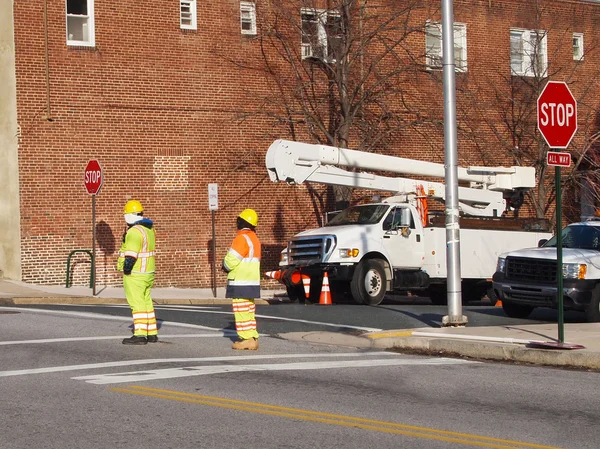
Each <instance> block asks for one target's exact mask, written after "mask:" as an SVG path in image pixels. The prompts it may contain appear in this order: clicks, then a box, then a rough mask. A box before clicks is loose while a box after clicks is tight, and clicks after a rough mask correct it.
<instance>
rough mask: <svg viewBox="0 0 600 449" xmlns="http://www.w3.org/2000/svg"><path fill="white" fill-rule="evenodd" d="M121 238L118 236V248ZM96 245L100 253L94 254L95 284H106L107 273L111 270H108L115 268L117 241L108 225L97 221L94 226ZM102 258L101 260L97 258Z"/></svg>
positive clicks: (107, 279)
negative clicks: (100, 282)
mask: <svg viewBox="0 0 600 449" xmlns="http://www.w3.org/2000/svg"><path fill="white" fill-rule="evenodd" d="M121 238H122V236H119V242H118V243H119V247H120V246H121ZM96 243H97V245H98V249H99V250H100V252H96V284H98V283H99V281H102V282H104V283H107V281H109V273H110V272H111V271H113V270H111V269H110V268H112V267H114V266H116V264H117V257H116V254H115V252H116V249H117V241H116V239H115V235H114V234H113V231H112V229H111V227H110V226H109V224H108V223H106V222H105V221H99V222H98V223H97V224H96ZM100 257H101V258H102V259H101V260H100V259H99V258H100Z"/></svg>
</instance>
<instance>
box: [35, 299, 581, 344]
mask: <svg viewBox="0 0 600 449" xmlns="http://www.w3.org/2000/svg"><path fill="white" fill-rule="evenodd" d="M25 307H27V306H25ZM29 307H34V308H46V309H56V310H78V311H82V312H94V313H101V314H108V315H114V316H124V317H128V316H131V315H130V311H129V308H128V307H127V306H125V305H118V306H89V305H85V306H83V305H82V306H78V305H32V306H29ZM156 313H157V318H158V324H159V326H160V325H161V324H162V323H163V322H180V323H188V324H193V325H200V326H207V327H210V328H215V329H231V330H233V329H234V323H233V313H232V310H231V306H230V305H212V304H211V305H202V306H195V305H194V306H176V305H171V306H156ZM256 313H257V321H258V328H259V332H260V333H262V334H264V335H271V336H275V335H277V334H280V333H285V332H314V331H331V332H362V331H377V330H395V329H414V328H423V327H433V328H439V327H440V326H441V322H442V318H443V317H444V316H445V315H447V314H448V308H447V306H434V305H431V303H430V301H429V300H428V299H426V298H418V297H395V298H393V299H392V298H390V299H386V301H384V302H383V303H382V304H381V305H379V306H365V305H356V304H353V303H350V304H333V305H317V304H299V303H289V302H287V301H281V302H278V301H272V302H271V304H270V305H257V312H256ZM463 314H465V315H466V316H467V318H468V320H469V322H468V325H469V326H471V327H475V326H506V325H510V326H514V325H519V324H533V323H540V322H557V312H556V311H554V310H550V309H536V310H535V311H534V312H533V313H532V314H531V316H530V317H529V318H528V319H515V318H509V317H507V316H505V314H504V312H503V311H502V308H501V307H492V306H490V305H489V303H488V302H481V303H472V304H471V305H467V306H463ZM565 322H566V323H571V322H585V317H584V315H583V314H582V313H578V312H566V313H565Z"/></svg>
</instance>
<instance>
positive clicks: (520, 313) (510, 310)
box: [502, 301, 535, 318]
mask: <svg viewBox="0 0 600 449" xmlns="http://www.w3.org/2000/svg"><path fill="white" fill-rule="evenodd" d="M534 308H535V307H531V306H523V305H521V304H515V303H512V302H506V301H502V309H503V310H504V313H505V314H506V316H509V317H511V318H527V317H528V316H529V315H530V314H531V312H533V309H534Z"/></svg>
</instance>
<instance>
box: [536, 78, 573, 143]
mask: <svg viewBox="0 0 600 449" xmlns="http://www.w3.org/2000/svg"><path fill="white" fill-rule="evenodd" d="M537 113H538V120H537V123H538V129H539V130H540V132H541V133H542V136H544V139H545V140H546V143H547V144H548V146H549V147H550V148H567V147H568V146H569V143H571V139H573V136H574V135H575V132H576V131H577V101H575V97H573V94H571V91H570V90H569V87H568V86H567V84H566V83H564V82H562V81H548V84H546V87H544V90H542V93H541V94H540V96H539V97H538V100H537Z"/></svg>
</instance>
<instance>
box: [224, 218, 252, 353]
mask: <svg viewBox="0 0 600 449" xmlns="http://www.w3.org/2000/svg"><path fill="white" fill-rule="evenodd" d="M257 225H258V215H257V214H256V212H255V211H254V210H252V209H244V210H243V211H242V212H241V213H240V215H238V217H237V229H238V232H237V235H236V236H235V238H234V239H233V242H232V243H231V248H229V251H227V255H226V256H225V258H224V259H223V271H225V272H226V273H227V290H226V293H225V296H226V297H227V298H232V303H233V315H234V317H235V330H236V331H237V334H238V337H239V340H238V341H236V342H235V343H234V344H233V346H232V348H233V349H249V350H257V349H258V332H257V331H256V318H255V312H256V306H255V304H254V299H255V298H260V250H261V245H260V241H259V240H258V237H257V236H256V233H255V232H254V230H255V228H256V226H257Z"/></svg>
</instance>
